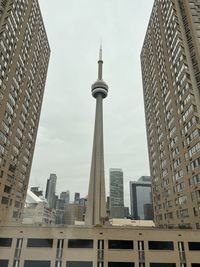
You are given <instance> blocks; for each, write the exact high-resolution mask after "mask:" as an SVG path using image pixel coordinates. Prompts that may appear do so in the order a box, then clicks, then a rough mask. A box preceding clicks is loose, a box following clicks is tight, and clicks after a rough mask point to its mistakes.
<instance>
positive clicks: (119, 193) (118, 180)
mask: <svg viewBox="0 0 200 267" xmlns="http://www.w3.org/2000/svg"><path fill="white" fill-rule="evenodd" d="M110 217H111V218H124V181H123V171H122V169H115V168H112V169H110Z"/></svg>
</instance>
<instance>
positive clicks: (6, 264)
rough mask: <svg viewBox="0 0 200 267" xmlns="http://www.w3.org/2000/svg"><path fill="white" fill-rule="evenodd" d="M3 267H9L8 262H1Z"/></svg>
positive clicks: (0, 264)
mask: <svg viewBox="0 0 200 267" xmlns="http://www.w3.org/2000/svg"><path fill="white" fill-rule="evenodd" d="M0 266H1V267H8V260H0Z"/></svg>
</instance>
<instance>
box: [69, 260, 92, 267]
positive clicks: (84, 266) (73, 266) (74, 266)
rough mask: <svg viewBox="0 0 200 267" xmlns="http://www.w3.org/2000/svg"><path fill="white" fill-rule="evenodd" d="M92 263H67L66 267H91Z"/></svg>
mask: <svg viewBox="0 0 200 267" xmlns="http://www.w3.org/2000/svg"><path fill="white" fill-rule="evenodd" d="M92 266H93V264H92V261H67V263H66V267H92Z"/></svg>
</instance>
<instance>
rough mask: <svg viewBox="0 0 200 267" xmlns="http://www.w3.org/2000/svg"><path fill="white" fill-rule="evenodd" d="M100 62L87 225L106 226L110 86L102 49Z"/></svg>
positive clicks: (96, 86) (95, 95) (94, 90)
mask: <svg viewBox="0 0 200 267" xmlns="http://www.w3.org/2000/svg"><path fill="white" fill-rule="evenodd" d="M99 55H100V57H99V61H98V79H97V81H96V82H95V83H94V84H93V85H92V95H93V97H94V98H96V115H95V127H94V140H93V151H92V163H91V170H90V183H89V192H88V201H87V210H86V218H85V223H86V224H87V225H96V224H104V222H105V218H106V196H105V174H104V150H103V99H104V98H105V97H106V96H107V93H108V86H107V84H106V83H105V82H104V81H103V79H102V66H103V61H102V49H101V48H100V54H99Z"/></svg>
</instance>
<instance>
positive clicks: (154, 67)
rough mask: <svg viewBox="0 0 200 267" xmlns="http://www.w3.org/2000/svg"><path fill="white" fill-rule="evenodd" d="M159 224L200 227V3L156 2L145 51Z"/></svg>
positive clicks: (146, 97)
mask: <svg viewBox="0 0 200 267" xmlns="http://www.w3.org/2000/svg"><path fill="white" fill-rule="evenodd" d="M141 65H142V76H143V89H144V102H145V113H146V127H147V139H148V147H149V158H150V169H151V177H152V189H153V190H152V191H153V204H154V213H155V222H156V225H157V226H162V227H168V226H169V227H184V228H186V227H188V228H190V227H193V228H200V206H199V202H200V5H199V1H194V0H191V1H184V0H166V1H158V0H156V1H155V2H154V7H153V10H152V14H151V18H150V22H149V25H148V29H147V33H146V37H145V40H144V45H143V48H142V52H141Z"/></svg>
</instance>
